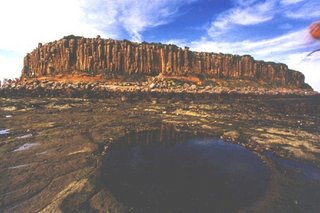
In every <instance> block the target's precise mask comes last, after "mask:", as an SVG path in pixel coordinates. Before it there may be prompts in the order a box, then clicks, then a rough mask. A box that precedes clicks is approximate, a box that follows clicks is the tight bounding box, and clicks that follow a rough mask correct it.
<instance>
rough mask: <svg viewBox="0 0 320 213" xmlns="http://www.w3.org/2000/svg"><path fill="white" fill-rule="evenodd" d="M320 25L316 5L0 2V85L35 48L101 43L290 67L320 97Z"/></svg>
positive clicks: (185, 0) (281, 1) (267, 0)
mask: <svg viewBox="0 0 320 213" xmlns="http://www.w3.org/2000/svg"><path fill="white" fill-rule="evenodd" d="M318 20H320V3H319V1H318V0H225V1H218V0H68V1H65V0H25V1H21V0H1V2H0V26H1V34H0V79H2V78H13V77H18V76H19V75H20V71H21V69H22V62H23V57H24V55H25V54H26V53H27V52H30V51H32V50H33V49H34V48H35V47H36V46H37V43H38V42H42V43H46V42H49V41H53V40H57V39H60V38H62V37H63V36H65V35H69V34H74V35H81V36H86V37H95V36H96V35H101V36H102V37H104V38H114V39H129V40H134V41H147V42H162V43H174V44H177V45H178V46H181V47H183V46H189V47H190V49H191V50H195V51H206V52H222V53H232V54H239V55H244V54H250V55H252V56H253V57H254V58H256V59H258V60H266V61H275V62H282V63H286V64H288V66H289V68H291V69H295V70H298V71H301V72H303V73H304V74H305V76H306V82H307V83H309V84H310V85H311V86H312V87H313V88H314V89H316V90H318V91H320V68H319V67H320V53H315V54H313V55H312V56H311V57H306V55H307V54H308V53H309V52H310V51H312V50H314V49H317V48H320V41H319V40H315V39H312V38H311V37H310V35H309V33H308V26H309V25H310V24H311V23H312V22H314V21H318Z"/></svg>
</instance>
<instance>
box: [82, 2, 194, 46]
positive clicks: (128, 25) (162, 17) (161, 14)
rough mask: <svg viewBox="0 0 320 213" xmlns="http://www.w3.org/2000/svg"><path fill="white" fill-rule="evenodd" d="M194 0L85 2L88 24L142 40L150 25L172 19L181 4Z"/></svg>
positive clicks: (156, 24) (154, 25) (165, 22)
mask: <svg viewBox="0 0 320 213" xmlns="http://www.w3.org/2000/svg"><path fill="white" fill-rule="evenodd" d="M194 1H195V0H187V1H185V0H153V1H150V0H140V1H138V0H120V1H119V0H94V1H87V2H86V3H85V4H84V5H83V9H84V11H86V12H88V13H89V14H92V13H93V14H94V15H93V16H92V15H91V16H87V17H86V18H87V21H88V23H90V24H92V23H98V24H96V27H97V28H98V29H100V30H103V31H106V32H109V31H117V33H119V34H121V35H125V34H129V37H130V39H132V40H134V41H142V35H141V33H142V32H143V31H144V30H146V29H147V28H150V27H157V26H159V25H163V24H167V23H169V22H171V21H172V20H173V19H174V18H175V17H176V16H177V15H178V11H179V9H180V7H181V6H183V5H185V4H189V3H191V2H194Z"/></svg>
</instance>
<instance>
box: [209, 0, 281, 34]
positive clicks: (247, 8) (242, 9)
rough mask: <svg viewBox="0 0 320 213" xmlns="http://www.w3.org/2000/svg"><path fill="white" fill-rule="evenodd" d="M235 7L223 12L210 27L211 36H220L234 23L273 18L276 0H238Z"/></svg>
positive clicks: (247, 24)
mask: <svg viewBox="0 0 320 213" xmlns="http://www.w3.org/2000/svg"><path fill="white" fill-rule="evenodd" d="M235 5H236V6H235V7H233V8H231V9H229V10H227V11H225V12H223V13H221V14H220V15H218V17H217V18H216V19H215V20H214V21H213V22H212V24H211V26H210V28H209V29H208V34H209V35H210V36H211V37H216V36H219V35H221V34H223V33H225V32H227V31H228V30H229V29H232V28H233V25H242V26H249V25H256V24H260V23H264V22H267V21H269V20H271V19H272V18H273V16H274V14H275V5H276V4H275V1H273V0H269V1H265V2H256V1H244V0H242V1H236V2H235Z"/></svg>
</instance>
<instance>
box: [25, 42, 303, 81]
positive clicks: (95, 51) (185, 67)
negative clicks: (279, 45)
mask: <svg viewBox="0 0 320 213" xmlns="http://www.w3.org/2000/svg"><path fill="white" fill-rule="evenodd" d="M77 72H85V73H87V74H89V75H92V76H94V75H98V74H99V75H102V76H106V77H107V76H113V75H132V74H142V75H158V74H160V73H162V74H163V75H174V76H189V75H197V76H203V77H208V78H239V79H249V80H258V81H265V82H270V83H273V84H277V85H279V86H295V87H303V86H304V85H305V83H304V75H303V74H302V73H300V72H297V71H293V70H289V69H288V67H287V66H286V65H285V64H277V63H272V62H264V61H255V60H254V59H253V58H252V57H251V56H249V55H244V56H238V55H230V54H221V53H219V54H217V53H205V52H193V51H190V50H189V48H188V47H185V48H184V49H182V48H179V47H177V46H175V45H171V44H170V45H164V44H160V43H145V42H143V43H134V42H130V41H127V40H123V41H118V40H112V39H101V38H100V36H98V37H97V38H83V37H76V36H67V37H64V38H63V39H61V40H58V41H54V42H50V43H47V44H45V45H42V44H41V43H40V44H39V45H38V48H36V49H35V50H33V51H32V52H31V53H28V54H27V56H26V57H25V58H24V68H23V71H22V77H40V76H49V75H56V74H72V73H77Z"/></svg>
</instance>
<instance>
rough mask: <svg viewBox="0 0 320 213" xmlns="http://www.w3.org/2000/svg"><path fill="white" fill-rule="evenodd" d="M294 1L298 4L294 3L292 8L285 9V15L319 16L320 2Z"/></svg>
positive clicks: (295, 16) (301, 17)
mask: <svg viewBox="0 0 320 213" xmlns="http://www.w3.org/2000/svg"><path fill="white" fill-rule="evenodd" d="M300 2H301V3H300ZM296 3H300V4H295V5H293V7H292V8H290V9H288V10H287V11H285V16H287V17H289V18H292V19H313V18H320V4H319V2H318V1H316V0H309V1H297V2H296Z"/></svg>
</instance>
